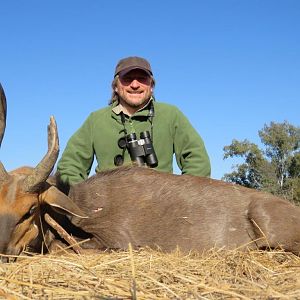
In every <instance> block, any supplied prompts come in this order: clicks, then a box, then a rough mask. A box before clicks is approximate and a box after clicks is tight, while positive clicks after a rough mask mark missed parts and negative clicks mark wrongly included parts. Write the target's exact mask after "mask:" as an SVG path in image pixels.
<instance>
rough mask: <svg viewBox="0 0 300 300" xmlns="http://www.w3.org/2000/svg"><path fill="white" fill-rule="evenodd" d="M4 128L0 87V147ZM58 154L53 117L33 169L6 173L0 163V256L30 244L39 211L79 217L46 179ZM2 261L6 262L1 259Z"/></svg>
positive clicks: (68, 200) (35, 230)
mask: <svg viewBox="0 0 300 300" xmlns="http://www.w3.org/2000/svg"><path fill="white" fill-rule="evenodd" d="M5 126H6V98H5V94H4V90H3V88H2V86H1V84H0V146H1V143H2V139H3V136H4V131H5ZM58 153H59V141H58V133H57V126H56V122H55V119H54V117H50V124H49V125H48V151H47V153H46V155H45V156H44V157H43V159H42V160H41V161H40V163H39V164H38V165H37V166H36V167H35V168H30V167H22V168H18V169H16V170H14V171H11V172H7V171H6V169H5V167H4V166H3V164H2V163H1V162H0V232H1V233H0V255H1V254H7V255H18V254H19V253H20V252H21V251H22V250H23V249H24V248H25V247H26V246H27V245H29V244H30V243H31V242H32V241H34V240H35V239H36V238H37V237H38V235H39V233H40V226H41V221H40V220H41V217H42V215H41V207H42V206H43V205H50V206H51V207H53V208H57V209H62V210H63V211H65V212H66V213H70V214H74V215H76V216H83V213H82V212H81V210H80V209H79V208H78V207H77V206H76V205H75V204H74V203H73V202H72V201H71V200H70V199H69V198H68V197H67V196H66V195H65V194H63V193H62V192H60V191H59V190H58V189H57V188H56V187H54V186H51V185H50V184H49V183H48V182H47V179H48V177H49V175H50V173H51V171H52V169H53V167H54V165H55V162H56V160H57V157H58ZM2 260H6V259H4V258H3V257H2Z"/></svg>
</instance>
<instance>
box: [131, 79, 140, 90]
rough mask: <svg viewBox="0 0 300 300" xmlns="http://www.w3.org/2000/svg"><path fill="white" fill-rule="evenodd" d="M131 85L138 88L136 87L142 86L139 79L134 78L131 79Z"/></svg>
mask: <svg viewBox="0 0 300 300" xmlns="http://www.w3.org/2000/svg"><path fill="white" fill-rule="evenodd" d="M130 86H131V87H132V88H134V89H136V88H138V87H139V86H140V83H139V82H138V80H137V79H133V80H132V81H131V84H130Z"/></svg>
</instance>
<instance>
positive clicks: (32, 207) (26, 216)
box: [18, 205, 37, 224]
mask: <svg viewBox="0 0 300 300" xmlns="http://www.w3.org/2000/svg"><path fill="white" fill-rule="evenodd" d="M36 208H37V206H36V205H33V206H31V208H30V209H29V211H28V212H27V213H26V214H25V215H24V216H23V217H22V218H21V219H20V221H19V222H18V224H20V223H22V222H24V221H25V220H27V219H28V218H30V217H31V216H32V215H33V214H34V212H35V211H36Z"/></svg>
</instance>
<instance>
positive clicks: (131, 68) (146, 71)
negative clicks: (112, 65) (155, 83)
mask: <svg viewBox="0 0 300 300" xmlns="http://www.w3.org/2000/svg"><path fill="white" fill-rule="evenodd" d="M132 70H142V71H144V72H145V73H147V74H148V75H149V76H152V73H151V72H150V71H149V70H147V69H144V68H141V67H137V66H133V67H128V68H126V69H124V70H122V71H120V72H119V73H117V74H116V75H119V76H124V75H125V74H127V73H128V72H130V71H132Z"/></svg>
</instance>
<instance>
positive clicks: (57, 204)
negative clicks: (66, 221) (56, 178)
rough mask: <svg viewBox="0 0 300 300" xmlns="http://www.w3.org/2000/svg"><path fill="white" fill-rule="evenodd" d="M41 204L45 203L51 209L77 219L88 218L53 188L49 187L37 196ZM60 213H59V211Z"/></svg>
mask: <svg viewBox="0 0 300 300" xmlns="http://www.w3.org/2000/svg"><path fill="white" fill-rule="evenodd" d="M39 200H40V201H41V202H42V203H47V204H48V205H50V206H51V207H53V208H54V209H55V208H58V209H59V210H62V211H63V212H64V213H66V214H70V215H73V216H76V217H79V218H88V216H87V215H86V214H85V213H84V212H83V211H82V210H81V209H80V208H79V207H78V206H77V204H76V203H75V202H74V201H73V200H72V199H71V198H70V197H68V196H67V195H65V194H64V193H63V192H61V191H60V190H59V189H58V188H56V187H55V186H50V187H49V188H48V189H47V190H45V191H44V192H42V193H41V194H40V196H39ZM60 213H61V211H60Z"/></svg>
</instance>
